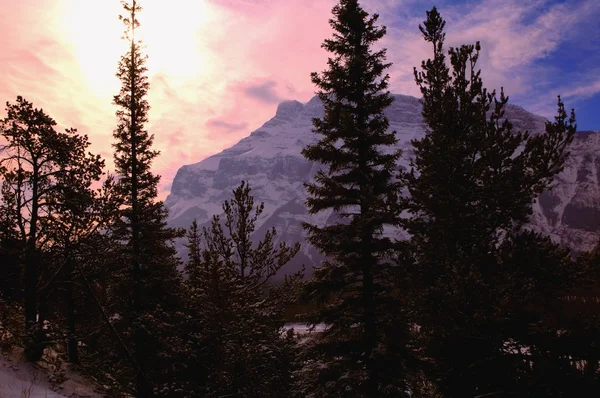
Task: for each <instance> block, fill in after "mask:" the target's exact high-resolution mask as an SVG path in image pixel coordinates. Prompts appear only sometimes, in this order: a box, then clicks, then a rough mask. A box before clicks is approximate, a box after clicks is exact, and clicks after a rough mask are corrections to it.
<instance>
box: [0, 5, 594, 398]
mask: <svg viewBox="0 0 600 398" xmlns="http://www.w3.org/2000/svg"><path fill="white" fill-rule="evenodd" d="M142 3H143V1H140V0H137V1H136V0H129V1H122V5H123V12H122V16H115V18H117V17H119V19H120V20H121V21H122V22H123V24H124V28H125V36H124V40H126V41H127V42H128V50H127V52H126V53H125V54H123V55H122V57H121V58H120V59H119V60H115V64H117V72H116V75H117V77H118V79H119V80H120V82H121V89H120V91H119V92H118V93H116V95H114V98H113V103H112V104H113V105H114V107H115V109H116V112H115V116H116V119H115V127H114V131H113V151H114V152H113V156H114V158H113V160H114V165H115V170H114V171H109V170H108V168H107V166H106V160H105V159H103V158H102V157H101V156H99V155H96V154H93V153H91V152H90V151H89V147H90V142H89V140H88V137H87V136H86V135H83V134H80V133H78V131H77V129H76V128H68V129H66V130H65V131H59V130H58V128H57V122H56V121H55V120H54V119H53V118H52V117H51V116H50V115H48V114H47V113H45V112H44V110H42V109H38V108H36V107H35V106H34V104H33V103H32V102H30V101H29V100H27V99H25V98H23V97H22V96H18V97H17V98H16V101H15V102H7V103H6V117H5V118H4V119H3V120H1V121H0V134H1V137H2V138H0V183H1V192H0V352H4V353H6V352H10V351H13V350H19V349H20V350H22V352H23V356H24V358H25V360H26V361H28V362H31V363H37V362H39V361H54V362H57V363H63V362H64V363H68V364H70V366H72V367H73V368H74V369H77V370H78V371H79V372H81V373H82V374H84V375H86V376H87V377H89V378H91V379H93V380H94V381H95V382H96V383H97V384H98V389H99V391H100V392H101V393H102V394H103V395H105V396H110V397H121V396H124V397H126V396H134V397H182V398H183V397H211V398H217V397H221V398H225V397H314V398H319V397H356V398H359V397H407V398H408V397H413V398H419V397H423V398H424V397H449V398H464V397H471V398H483V397H492V398H493V397H597V396H600V304H599V302H598V300H597V298H598V291H599V289H598V287H599V286H600V284H599V282H600V280H599V277H600V246H598V249H594V250H592V251H590V252H584V253H572V252H571V250H570V249H568V248H566V247H562V246H560V245H559V244H557V243H555V242H553V241H552V240H551V239H550V238H549V237H548V236H544V235H543V234H540V233H537V232H533V231H531V230H529V229H527V228H526V227H525V225H526V223H527V221H528V220H529V217H530V215H531V213H532V205H533V204H534V203H535V201H536V200H537V198H538V197H539V195H540V194H541V193H542V192H544V191H546V190H550V189H552V187H553V183H554V180H555V177H556V176H557V175H558V174H559V173H560V172H561V171H562V170H563V168H564V165H565V161H566V159H567V158H568V156H569V146H570V144H571V142H572V141H573V139H574V137H575V135H576V134H577V132H576V129H577V126H576V121H575V112H574V111H573V110H572V111H570V112H568V111H567V109H566V108H565V104H564V103H563V101H562V100H561V97H558V98H550V99H548V100H549V101H550V102H552V103H555V104H556V116H555V117H554V120H552V121H548V122H547V123H546V127H545V133H544V134H530V133H529V132H527V131H517V130H516V129H515V128H513V125H512V124H511V121H510V120H507V119H506V118H505V117H504V111H505V107H506V106H507V104H508V100H509V98H508V95H507V94H506V93H505V92H504V90H503V89H501V90H500V92H496V91H489V90H488V89H486V88H485V86H484V83H483V81H482V77H481V71H480V69H479V67H478V61H479V57H480V53H482V52H484V51H485V48H482V45H481V44H480V42H475V43H470V44H464V45H461V46H459V47H449V46H447V45H446V43H445V38H446V27H445V25H446V22H445V20H444V19H443V17H442V15H441V14H440V12H439V11H438V9H437V8H436V7H433V8H431V9H430V10H428V11H426V13H425V14H424V21H423V22H422V24H421V25H419V30H420V34H421V37H422V40H424V41H425V42H426V43H427V45H428V46H429V49H430V55H429V58H428V59H426V60H423V62H422V63H421V65H418V66H416V67H415V68H414V81H415V84H416V86H417V87H418V88H419V89H420V92H421V95H422V99H421V101H422V104H423V113H422V115H423V120H424V123H425V136H424V137H423V138H422V139H417V140H414V141H413V142H412V145H413V151H414V157H413V158H412V159H411V160H410V166H411V167H410V169H409V170H401V169H399V168H398V167H397V162H398V160H399V159H400V158H401V157H403V156H407V154H404V153H401V152H400V151H391V150H389V148H390V147H391V146H393V145H394V144H395V143H396V135H395V132H392V131H389V129H388V127H389V122H388V119H387V118H386V116H385V114H384V110H385V109H386V108H387V107H389V106H390V105H391V104H392V102H393V97H392V96H391V94H390V92H389V91H388V85H389V79H390V76H389V74H387V70H388V69H389V68H390V66H391V64H390V63H389V62H387V61H386V56H387V51H386V49H381V48H380V46H378V42H379V41H380V40H381V39H382V38H383V37H384V36H385V35H386V27H385V26H382V25H380V24H379V22H378V18H379V16H378V15H377V14H372V15H370V14H369V13H367V12H366V11H365V10H364V9H363V7H362V6H361V4H360V2H359V1H358V0H339V2H338V4H336V5H335V6H334V8H333V9H332V14H331V15H330V16H329V18H330V20H329V23H330V25H331V27H332V29H333V35H332V37H330V38H326V39H325V40H324V42H323V44H322V47H323V48H324V49H325V50H326V51H327V52H328V54H329V60H328V62H327V65H324V68H325V69H324V70H323V71H322V72H314V73H312V74H311V75H310V79H311V81H312V83H313V84H314V86H315V88H316V90H317V95H318V96H319V98H320V100H321V101H322V102H323V105H324V109H325V114H324V116H323V117H321V118H314V119H313V132H314V134H316V135H317V136H318V141H317V142H316V143H315V144H312V145H308V146H306V147H305V148H304V150H303V151H302V155H303V156H304V157H305V158H306V159H308V160H311V161H314V162H317V163H319V164H321V165H322V168H321V170H320V171H319V172H318V173H317V174H316V176H315V178H314V180H312V181H308V182H306V184H305V189H306V190H307V193H308V199H307V201H306V208H307V210H308V212H309V213H310V214H316V213H318V212H321V211H325V210H333V211H335V212H336V213H337V214H338V216H339V218H338V219H339V221H338V222H337V223H336V224H333V225H326V226H323V225H313V224H310V223H304V224H303V228H304V231H305V233H306V236H307V239H308V241H309V242H310V244H312V245H313V246H315V247H316V248H318V249H319V251H320V252H321V253H322V254H323V255H324V256H325V258H326V260H325V261H323V262H322V263H321V264H320V265H318V266H317V267H316V268H315V269H314V270H313V273H312V276H311V277H305V275H304V270H302V271H300V272H297V273H295V274H291V275H286V277H285V281H284V282H283V283H274V282H273V278H274V276H275V275H276V274H278V273H279V272H280V271H281V270H285V268H284V267H285V265H286V264H288V263H289V262H290V260H292V259H293V258H294V257H295V256H296V254H297V253H298V251H299V250H300V244H299V243H295V242H291V243H290V242H288V243H285V242H281V243H280V242H279V240H278V239H277V231H276V230H275V229H272V230H269V231H267V232H266V233H265V234H264V236H260V237H257V236H256V234H255V231H256V229H257V228H256V224H257V220H258V219H259V218H260V216H261V214H262V212H263V210H264V205H263V204H262V203H256V202H255V200H254V197H253V195H252V189H251V188H252V187H251V186H250V185H249V184H248V183H247V182H245V181H240V184H239V187H238V188H237V189H236V190H235V191H234V192H233V196H232V199H230V200H227V201H225V202H224V203H222V214H220V215H217V216H214V217H213V218H212V222H211V223H210V225H209V226H208V227H204V226H200V225H199V224H198V223H197V222H194V223H193V224H192V225H190V226H189V228H188V229H187V230H183V229H177V228H172V227H170V226H169V225H168V224H167V218H168V210H167V209H166V208H165V206H164V204H163V202H162V201H160V200H158V196H159V193H158V186H159V182H160V176H158V175H157V174H155V173H154V172H153V171H152V165H153V161H154V160H156V159H157V157H158V156H159V155H160V153H159V151H158V150H156V149H155V148H154V135H153V134H152V133H151V132H150V131H148V130H147V129H146V127H145V126H146V124H147V123H148V112H149V109H150V104H149V102H148V92H149V90H150V89H151V87H150V84H149V79H148V70H147V66H146V61H147V56H146V55H145V53H144V46H143V45H142V43H141V41H140V37H138V36H136V29H137V28H138V27H139V26H140V23H139V20H138V15H139V14H140V13H141V12H143V10H142V7H141V4H142ZM327 17H328V16H323V18H327ZM387 227H395V228H400V229H403V230H405V231H407V232H408V234H409V235H410V238H409V239H400V238H398V239H394V238H392V237H390V236H388V235H386V234H384V228H387ZM182 240H183V241H184V242H185V246H186V248H187V251H188V252H189V255H188V257H187V258H184V259H181V258H179V256H178V254H177V249H176V242H177V241H182ZM599 243H600V241H599ZM291 322H294V323H296V324H299V323H304V324H306V325H308V327H309V329H311V330H312V329H314V330H313V331H312V332H311V333H302V334H299V333H297V332H296V331H295V330H294V329H291V328H289V327H288V326H286V325H287V324H289V323H291ZM0 396H2V394H0Z"/></svg>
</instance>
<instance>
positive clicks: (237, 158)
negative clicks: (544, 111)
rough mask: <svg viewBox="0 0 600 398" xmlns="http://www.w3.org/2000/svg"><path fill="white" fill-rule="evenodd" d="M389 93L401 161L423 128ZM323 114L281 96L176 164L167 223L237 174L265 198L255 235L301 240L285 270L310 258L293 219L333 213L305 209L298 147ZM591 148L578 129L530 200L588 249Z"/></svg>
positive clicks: (592, 203)
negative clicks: (241, 133)
mask: <svg viewBox="0 0 600 398" xmlns="http://www.w3.org/2000/svg"><path fill="white" fill-rule="evenodd" d="M394 98H395V101H394V102H393V104H392V105H391V106H390V107H389V108H388V109H387V110H386V114H387V116H388V118H389V121H390V129H391V130H395V131H396V134H397V137H398V146H399V147H400V148H402V149H403V152H404V155H403V157H402V159H401V160H400V162H399V165H398V166H399V167H401V168H404V167H407V166H408V164H409V158H410V157H411V156H412V150H411V144H410V141H411V140H412V139H414V138H420V137H422V136H423V132H424V130H423V125H422V117H421V104H420V102H419V100H418V99H417V98H415V97H410V96H405V95H394ZM322 114H323V107H322V104H321V102H320V100H319V99H318V98H317V97H314V98H312V99H311V100H310V101H309V102H308V103H306V104H302V103H300V102H298V101H285V102H282V103H281V104H280V105H279V106H278V108H277V112H276V114H275V116H274V117H273V118H272V119H271V120H269V121H267V122H266V123H265V124H264V125H263V126H262V127H260V128H259V129H257V130H256V131H254V132H252V133H251V134H250V135H249V136H248V137H246V138H244V139H242V140H241V141H239V142H238V143H237V144H235V145H234V146H232V147H231V148H228V149H226V150H224V151H223V152H221V153H218V154H216V155H213V156H210V157H208V158H206V159H204V160H202V161H201V162H199V163H196V164H192V165H186V166H183V167H181V168H180V169H179V171H178V172H177V175H176V176H175V179H174V181H173V185H172V188H171V194H170V195H169V196H168V197H167V200H166V202H165V204H166V206H167V207H168V209H169V211H170V218H169V223H170V225H172V226H177V227H185V228H187V227H189V225H190V224H191V222H192V220H193V219H194V218H196V219H197V220H198V222H199V223H200V224H203V223H206V222H208V221H209V220H210V218H211V217H212V215H214V214H220V213H221V203H222V202H223V201H224V200H225V199H229V198H231V196H232V193H231V191H232V190H233V189H234V188H236V187H237V186H238V185H239V183H240V181H241V180H246V181H249V183H250V185H251V187H252V192H253V194H254V196H255V200H256V201H257V202H261V201H262V202H264V203H265V212H264V213H263V215H262V217H261V219H260V220H259V226H258V227H259V229H258V231H257V235H258V236H261V235H263V234H264V230H265V229H266V228H271V227H275V228H276V229H277V231H278V234H279V236H280V238H281V239H284V240H285V241H288V242H295V241H300V242H302V243H303V249H302V253H301V255H300V256H299V258H298V259H297V260H296V263H297V264H295V266H292V267H291V268H290V269H289V270H288V271H291V270H292V269H293V268H296V266H297V265H298V264H299V263H301V262H304V263H305V264H306V265H313V264H315V263H317V262H318V261H319V260H320V258H321V256H320V255H319V254H318V253H317V251H316V250H315V249H314V248H312V247H310V246H309V245H308V244H304V234H303V231H302V228H301V225H300V223H301V222H302V221H310V222H312V223H317V224H325V223H329V222H332V220H334V218H335V215H334V214H332V213H331V212H323V213H320V214H317V215H309V214H308V213H307V211H306V208H305V206H304V201H305V199H306V192H305V189H304V187H303V183H304V182H306V181H308V180H309V179H311V178H312V177H313V176H314V174H315V172H316V170H317V169H318V166H317V165H316V164H314V163H312V162H309V161H307V160H306V159H304V158H303V157H302V155H301V153H300V152H301V150H302V148H304V147H305V146H306V145H307V144H309V143H313V142H315V141H316V139H317V136H316V134H314V133H313V132H312V118H313V117H319V116H321V115H322ZM506 117H507V118H509V119H510V120H511V121H512V122H513V124H514V126H515V128H517V129H521V130H529V131H530V132H532V133H541V132H543V131H544V126H545V121H546V119H544V118H543V117H541V116H537V115H534V114H531V113H529V112H527V111H526V110H524V109H523V108H521V107H519V106H515V105H509V106H508V107H507V111H506ZM598 149H600V134H598V133H579V134H578V136H577V139H576V140H575V142H574V145H573V148H572V154H573V156H572V157H571V158H570V159H569V161H568V164H567V167H566V169H565V171H564V172H563V173H562V174H561V175H560V177H559V179H558V184H557V187H556V188H555V189H554V190H553V191H552V192H549V193H544V194H543V195H542V196H541V197H540V200H539V203H536V205H535V206H534V211H535V213H534V215H533V218H532V227H533V228H534V229H536V230H539V231H542V232H545V233H548V234H550V235H551V236H552V237H553V238H554V239H555V240H557V241H559V242H563V243H565V244H567V245H569V246H571V247H572V248H574V249H576V250H586V249H589V248H590V247H591V246H592V245H593V244H594V243H595V242H596V240H597V238H596V235H595V231H596V230H597V226H598V222H600V215H596V211H595V209H597V208H600V206H598V205H599V203H598V198H599V197H600V195H598V194H599V193H600V192H598V190H599V189H598V185H599V184H600V159H598V156H597V154H598V153H600V151H599V150H598Z"/></svg>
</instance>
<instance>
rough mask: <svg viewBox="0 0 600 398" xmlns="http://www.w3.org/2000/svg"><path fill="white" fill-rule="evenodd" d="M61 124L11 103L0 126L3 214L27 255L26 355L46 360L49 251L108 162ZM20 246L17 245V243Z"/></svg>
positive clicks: (23, 103) (23, 254) (26, 106)
mask: <svg viewBox="0 0 600 398" xmlns="http://www.w3.org/2000/svg"><path fill="white" fill-rule="evenodd" d="M55 126H56V122H55V121H54V120H53V119H52V118H51V117H50V116H48V115H47V114H45V113H44V111H43V110H42V109H35V108H33V105H32V104H31V103H30V102H28V101H27V100H25V99H23V98H22V97H20V96H19V97H17V102H16V104H10V103H7V117H6V118H5V119H4V120H3V121H2V122H1V123H0V129H1V134H2V136H3V138H4V139H5V140H6V142H7V143H6V145H4V146H3V147H2V154H3V157H2V159H0V173H1V179H2V202H1V204H0V207H1V210H0V213H1V214H3V218H4V219H5V220H8V222H9V223H13V226H12V228H11V231H12V235H13V237H12V238H11V239H16V241H18V243H17V246H18V247H19V248H21V249H22V252H21V253H19V254H20V258H21V259H22V261H23V268H24V270H23V275H24V283H23V287H24V315H25V335H24V336H25V353H26V356H27V358H28V359H29V360H31V361H37V360H39V359H40V358H41V355H42V353H43V349H44V346H45V344H46V342H45V341H44V340H45V338H44V331H43V328H42V325H43V324H44V321H45V320H46V316H47V313H48V309H49V305H50V303H49V302H47V301H46V300H39V290H38V289H39V288H40V287H41V286H43V285H44V284H45V283H46V282H48V279H49V278H50V276H51V275H52V273H53V271H54V270H53V269H52V268H51V265H50V264H49V263H48V261H47V260H48V258H47V251H48V248H49V246H50V245H51V244H53V243H54V242H55V241H56V239H58V237H57V233H58V231H60V230H61V229H63V228H64V225H63V224H62V223H61V220H60V218H61V216H63V215H64V214H66V213H67V212H69V211H71V210H72V209H74V208H75V207H76V204H74V203H73V202H74V201H75V199H76V196H77V195H79V192H78V191H79V190H80V189H87V188H89V186H90V185H91V184H92V183H93V182H96V181H98V180H99V179H100V176H101V174H102V168H103V166H104V161H103V160H101V159H100V157H99V156H95V155H92V154H90V153H87V152H86V151H87V149H88V147H89V142H88V139H87V136H84V135H79V134H77V131H76V130H75V129H67V130H66V131H65V132H64V133H59V132H57V131H56V130H55ZM15 243H16V242H15Z"/></svg>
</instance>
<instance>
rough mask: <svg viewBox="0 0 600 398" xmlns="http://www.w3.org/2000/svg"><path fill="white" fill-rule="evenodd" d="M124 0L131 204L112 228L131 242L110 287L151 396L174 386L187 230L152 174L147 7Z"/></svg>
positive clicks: (140, 379)
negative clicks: (171, 216) (143, 23)
mask: <svg viewBox="0 0 600 398" xmlns="http://www.w3.org/2000/svg"><path fill="white" fill-rule="evenodd" d="M122 4H123V8H124V9H125V12H126V15H125V16H121V17H120V18H121V20H122V21H123V23H124V25H125V28H126V31H125V35H126V38H127V40H128V41H129V42H130V48H129V50H128V51H127V53H126V54H125V55H123V56H122V57H121V60H120V62H119V66H118V70H117V77H118V78H119V79H120V80H121V83H122V86H121V91H120V92H119V94H118V95H116V96H115V97H114V101H113V103H114V104H115V105H116V106H117V107H118V110H117V112H116V116H117V118H118V125H117V129H116V130H115V131H114V138H115V139H116V143H115V144H113V146H114V148H115V154H114V159H115V166H116V172H117V177H118V181H117V186H116V189H117V191H118V192H119V193H120V195H121V197H122V198H123V206H122V209H121V217H119V218H117V219H116V220H115V224H114V225H113V228H112V234H113V237H114V238H115V239H116V240H118V241H121V242H123V244H124V250H123V251H121V252H120V254H119V257H120V258H118V262H117V264H115V269H114V271H115V272H116V274H117V275H118V280H117V281H115V282H117V283H115V284H113V285H112V286H110V292H109V294H111V295H112V297H114V298H116V299H117V300H116V301H115V302H113V308H112V309H111V311H113V312H114V313H117V314H120V317H119V319H118V321H117V322H116V323H115V326H117V327H118V329H119V330H121V331H122V332H123V333H124V334H125V337H126V340H127V342H128V344H130V348H131V351H132V352H133V356H134V358H135V363H136V367H137V369H136V370H135V372H136V374H135V388H134V391H135V394H136V395H137V396H139V397H148V396H151V395H152V394H153V393H160V394H166V395H168V393H169V392H168V391H165V390H163V389H162V387H161V383H163V381H165V380H163V379H164V378H163V374H167V373H168V372H169V371H170V369H171V367H172V363H170V360H171V359H170V357H169V355H168V351H169V350H170V348H169V347H168V345H167V341H168V334H169V333H171V332H172V331H173V330H172V329H173V328H174V326H173V325H172V324H171V322H174V321H173V319H172V317H173V316H175V314H176V309H178V308H179V307H180V298H179V296H178V293H179V289H180V282H181V281H180V275H179V273H178V271H177V266H178V264H179V260H178V258H177V257H176V250H175V247H174V245H173V239H175V238H177V237H180V236H181V233H180V232H179V231H177V230H175V229H171V228H168V227H167V224H166V219H167V216H168V212H167V210H166V209H165V207H164V206H163V203H162V202H160V201H157V200H156V197H157V194H158V191H157V189H158V188H157V187H158V182H159V180H160V176H157V175H154V174H153V173H152V171H151V165H152V161H153V159H154V158H155V157H156V156H158V154H159V152H158V151H156V150H153V149H152V144H153V139H154V137H153V135H151V134H149V133H148V131H147V130H146V129H145V127H144V125H145V123H146V122H147V121H148V110H149V108H150V107H149V105H148V102H147V100H146V95H147V93H148V88H149V83H148V77H147V76H146V71H147V69H146V66H145V64H146V56H145V55H143V53H142V47H141V44H140V41H139V40H138V39H137V38H136V36H135V32H136V28H137V27H138V26H139V22H138V20H137V17H136V16H137V14H138V13H139V12H140V11H141V10H142V9H141V7H140V2H139V1H135V0H133V1H131V2H125V1H123V2H122ZM119 374H120V375H124V374H126V373H125V372H119ZM165 378H166V379H169V377H166V376H165Z"/></svg>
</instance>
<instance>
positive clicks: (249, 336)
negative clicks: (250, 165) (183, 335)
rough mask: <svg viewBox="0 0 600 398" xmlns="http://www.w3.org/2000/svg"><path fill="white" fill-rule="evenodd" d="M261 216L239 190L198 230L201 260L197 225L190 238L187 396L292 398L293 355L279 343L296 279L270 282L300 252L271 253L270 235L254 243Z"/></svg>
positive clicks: (284, 248) (281, 248)
mask: <svg viewBox="0 0 600 398" xmlns="http://www.w3.org/2000/svg"><path fill="white" fill-rule="evenodd" d="M263 209H264V204H262V203H261V204H259V205H256V206H255V204H254V198H253V197H252V195H251V190H250V187H249V186H248V185H247V184H246V183H244V182H242V184H241V185H240V186H239V187H238V188H236V189H235V190H234V192H233V198H232V199H231V200H228V201H225V202H224V204H223V212H224V217H223V218H221V217H220V216H215V217H213V219H212V222H211V224H210V227H208V228H206V227H205V228H204V229H203V242H204V245H203V248H202V250H201V253H202V255H201V258H199V257H198V250H197V248H198V246H199V243H200V239H199V234H198V226H197V223H196V222H194V223H193V224H192V226H191V228H190V230H189V232H188V244H187V246H188V248H190V253H189V260H188V264H187V269H188V274H189V278H188V280H187V281H186V292H187V300H186V304H187V306H186V307H187V311H188V322H187V323H186V326H185V329H186V330H188V335H189V339H188V340H187V341H186V342H185V344H186V349H185V352H186V357H187V358H188V361H189V362H188V363H189V365H188V366H186V368H187V373H186V377H183V378H182V380H183V381H185V383H184V387H182V388H181V390H184V391H187V393H188V394H191V395H194V396H205V397H221V396H243V397H257V398H258V397H285V396H289V388H290V383H291V380H290V377H291V370H290V366H291V359H292V358H291V354H292V351H291V349H292V347H291V345H290V342H289V341H288V340H286V339H284V338H282V331H283V326H284V317H283V314H284V311H285V309H286V308H287V307H288V306H289V305H290V304H291V302H292V300H293V299H294V292H295V286H297V282H298V281H299V278H300V277H301V273H297V274H294V275H290V276H289V277H288V278H287V279H286V282H285V283H284V284H283V286H271V282H272V279H273V277H274V276H275V275H276V274H277V273H279V272H280V271H282V270H283V267H284V266H285V265H286V264H287V263H288V262H289V261H290V260H291V259H292V258H293V257H294V256H295V255H296V253H297V252H298V250H299V248H300V247H299V245H298V244H295V245H293V246H290V245H288V244H286V243H283V242H282V243H280V244H279V245H278V246H277V245H275V243H274V238H275V236H276V230H275V229H271V230H269V231H267V232H266V233H265V235H264V236H263V237H262V239H261V240H260V241H257V242H256V241H253V239H252V238H253V234H254V232H255V230H256V222H257V220H258V218H259V217H260V215H261V214H262V211H263Z"/></svg>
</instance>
